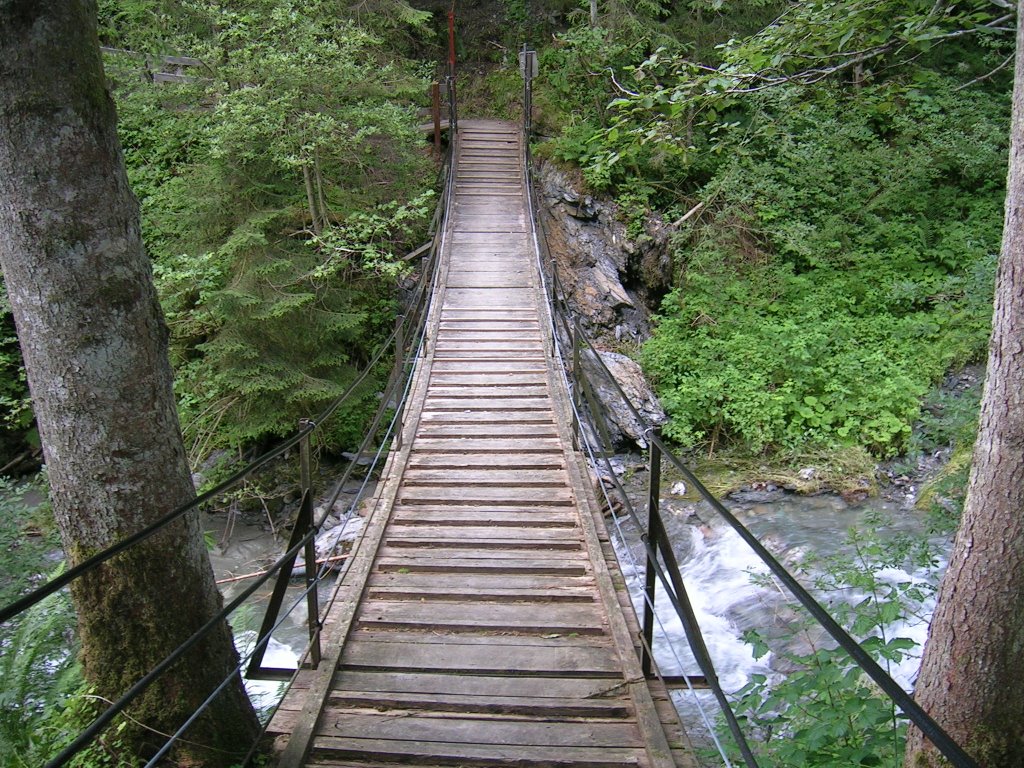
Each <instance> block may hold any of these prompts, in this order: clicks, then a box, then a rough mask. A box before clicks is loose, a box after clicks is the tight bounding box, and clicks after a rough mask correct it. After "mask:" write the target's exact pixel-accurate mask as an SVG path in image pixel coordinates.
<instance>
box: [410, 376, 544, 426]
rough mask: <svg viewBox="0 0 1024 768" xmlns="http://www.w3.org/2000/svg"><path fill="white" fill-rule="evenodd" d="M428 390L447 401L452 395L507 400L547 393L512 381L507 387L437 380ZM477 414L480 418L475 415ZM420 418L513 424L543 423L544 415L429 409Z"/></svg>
mask: <svg viewBox="0 0 1024 768" xmlns="http://www.w3.org/2000/svg"><path fill="white" fill-rule="evenodd" d="M430 392H431V394H433V395H434V396H436V397H440V398H445V399H449V400H450V399H452V398H465V399H470V400H479V399H481V398H485V397H495V398H500V399H503V400H507V399H512V398H517V397H544V396H545V395H547V390H546V389H545V388H544V387H542V386H540V385H537V384H533V385H531V384H513V385H509V386H501V385H498V384H485V385H481V386H477V385H475V384H473V383H459V382H439V383H437V384H433V385H432V386H431V388H430ZM478 415H479V418H477V416H478ZM422 420H423V421H424V422H427V421H445V422H447V423H453V422H456V421H477V422H482V423H487V422H492V423H499V422H511V423H514V424H530V423H539V422H546V421H547V416H546V415H545V414H543V413H536V412H528V411H473V412H472V413H468V414H467V413H457V412H452V411H437V412H434V411H431V412H428V413H426V414H424V418H423V419H422Z"/></svg>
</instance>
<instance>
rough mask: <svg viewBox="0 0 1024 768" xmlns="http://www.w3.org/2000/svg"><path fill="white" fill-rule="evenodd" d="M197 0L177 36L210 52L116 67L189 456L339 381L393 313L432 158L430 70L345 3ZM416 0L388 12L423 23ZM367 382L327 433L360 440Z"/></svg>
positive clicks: (425, 214)
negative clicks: (172, 73)
mask: <svg viewBox="0 0 1024 768" xmlns="http://www.w3.org/2000/svg"><path fill="white" fill-rule="evenodd" d="M397 6H402V8H404V7H405V6H403V5H402V4H397V5H396V9H393V10H396V12H397V11H402V8H398V7H397ZM190 9H191V10H190V11H189V13H188V14H185V15H184V17H182V16H180V15H173V16H172V17H169V18H170V19H171V20H170V21H169V22H168V24H169V26H170V27H171V28H172V31H173V30H174V29H178V30H181V29H183V28H184V29H187V30H188V33H187V34H186V33H185V32H179V33H178V34H179V36H177V37H174V38H172V42H171V44H173V41H176V42H177V43H178V44H182V45H184V44H187V45H188V46H189V53H190V54H191V55H195V56H199V57H200V58H201V59H202V60H203V61H204V62H207V64H208V66H206V67H204V68H201V70H199V74H197V75H196V79H195V80H194V81H193V82H190V83H185V84H182V85H173V86H163V87H161V88H159V89H156V88H153V87H152V86H149V85H139V84H138V83H137V76H136V77H122V78H121V81H120V84H119V88H118V91H117V93H118V99H119V105H120V109H121V124H120V132H121V137H122V141H123V143H124V145H125V155H126V161H127V164H128V168H129V175H130V180H131V182H132V184H133V188H134V189H135V191H136V194H137V195H138V196H139V198H140V202H141V207H142V215H143V234H144V237H145V240H146V244H147V247H148V248H149V251H150V254H151V256H152V257H153V260H154V271H155V275H156V278H157V287H158V291H159V293H160V296H161V301H162V304H163V306H164V312H165V315H166V317H167V320H168V325H169V326H170V329H171V334H172V335H171V351H172V359H173V362H174V364H175V368H176V372H177V383H176V387H177V391H178V397H179V403H180V411H181V416H182V423H183V425H184V431H185V436H186V440H187V442H188V444H189V447H190V453H191V456H192V458H193V460H194V461H198V460H201V459H202V457H203V456H204V455H206V454H208V453H209V452H210V451H212V450H213V449H216V448H241V447H244V446H246V445H250V444H252V443H254V442H258V441H260V440H263V439H265V438H269V437H271V436H275V435H282V434H287V433H290V432H292V431H293V430H294V429H295V426H296V423H297V421H298V419H299V418H300V417H308V416H312V415H315V414H316V413H317V412H318V411H319V410H320V409H321V408H322V407H323V406H324V405H325V404H326V403H327V402H329V401H330V400H332V399H333V398H335V397H336V396H337V395H339V394H340V393H341V392H343V391H344V390H345V389H346V388H347V386H348V385H349V383H350V382H351V381H352V380H353V379H354V378H355V376H356V373H357V371H358V369H359V368H360V367H361V366H362V365H363V364H364V363H365V362H366V361H367V360H368V359H369V358H370V357H371V356H372V355H373V354H374V352H375V349H376V346H377V345H378V344H379V342H380V341H381V340H382V339H383V338H384V336H385V335H386V334H387V333H388V332H390V330H391V328H392V327H393V325H394V317H395V315H396V302H397V293H398V291H397V282H398V280H399V279H400V278H401V277H402V276H403V275H404V272H405V270H406V266H405V264H404V262H401V261H400V260H399V258H398V256H399V255H400V254H402V253H404V252H406V251H407V250H411V248H410V246H414V245H418V244H419V243H420V242H422V238H423V236H424V232H425V229H426V224H427V221H428V219H429V214H430V212H431V210H432V207H433V199H432V197H431V191H430V186H431V184H430V182H431V180H432V178H433V175H434V174H433V171H432V168H431V164H430V160H429V159H428V156H427V154H426V153H425V152H423V151H422V149H421V146H422V136H421V135H420V134H419V132H418V128H417V123H418V118H417V116H416V114H415V110H414V106H415V105H416V104H417V103H418V102H420V101H422V100H423V99H424V98H425V97H426V94H427V85H426V81H425V80H424V79H423V78H422V76H421V74H422V73H421V72H420V71H419V69H418V68H417V67H416V66H414V65H413V64H411V63H410V62H408V61H406V60H404V59H402V58H401V57H397V56H395V55H394V54H393V51H392V50H390V49H389V48H388V46H387V44H386V43H385V42H384V41H383V40H382V39H381V38H379V37H378V36H376V35H375V34H374V33H372V32H370V31H367V29H366V28H364V27H361V26H359V25H357V24H355V23H353V22H352V21H347V20H345V18H344V15H345V13H346V12H347V10H348V8H347V6H343V4H339V3H337V2H334V1H333V0H288V1H287V2H283V3H282V2H276V1H274V2H271V0H247V1H246V2H244V3H235V4H232V5H231V6H230V7H228V6H224V5H219V6H217V5H214V6H209V7H205V8H199V7H191V6H190ZM406 10H409V11H410V13H411V14H412V15H408V14H405V15H404V16H403V15H402V14H403V13H404V11H402V13H399V14H398V16H396V17H394V18H393V19H392V22H394V23H396V24H397V23H400V18H399V17H401V18H407V20H408V21H409V23H422V21H423V19H424V16H423V15H422V14H418V13H412V12H411V9H406ZM108 11H110V9H109V8H108ZM125 14H127V15H125ZM133 14H134V15H133ZM138 14H142V16H145V11H144V9H141V8H136V7H135V6H134V5H132V6H131V7H129V8H127V9H125V11H124V13H122V14H117V13H112V12H111V15H110V18H109V21H108V25H107V27H105V29H106V30H107V34H109V35H117V34H123V35H125V36H126V39H129V40H130V39H133V38H132V34H133V31H134V30H135V28H136V26H137V25H138V24H139V23H140V22H139V21H138V19H137V18H136V16H137V15H138ZM186 17H187V18H186ZM133 19H134V21H133ZM172 22H174V23H172ZM186 22H187V23H186ZM392 22H388V23H389V24H390V23H392ZM382 23H383V22H382ZM393 31H394V30H392V32H393ZM200 33H201V34H200ZM143 37H144V39H145V36H143ZM112 42H116V40H114V41H112ZM166 42H167V41H165V44H166ZM373 386H374V381H373V380H372V379H371V381H370V382H369V383H368V388H371V387H373ZM371 394H372V393H370V392H369V391H367V392H364V393H362V396H361V397H357V398H356V399H355V401H354V402H353V403H352V404H350V405H349V406H348V411H347V412H346V413H342V414H339V418H338V419H336V420H335V426H334V427H330V428H329V431H328V432H327V434H326V439H327V441H328V444H329V446H330V447H332V448H341V447H349V446H351V445H352V443H353V442H354V441H355V439H356V438H357V437H358V435H359V433H360V432H361V430H362V426H363V424H362V422H363V420H364V419H365V418H366V416H367V413H369V412H372V410H373V409H368V408H367V407H366V402H365V398H366V397H370V396H371Z"/></svg>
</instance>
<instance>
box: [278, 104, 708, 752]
mask: <svg viewBox="0 0 1024 768" xmlns="http://www.w3.org/2000/svg"><path fill="white" fill-rule="evenodd" d="M521 164H522V147H521V144H520V139H519V135H518V132H517V129H516V128H515V127H513V126H511V125H509V124H505V123H497V122H485V121H465V122H463V123H460V130H459V135H458V152H457V166H456V168H457V171H456V177H455V197H454V201H453V209H452V210H451V211H450V212H449V213H450V215H449V225H448V229H447V231H446V243H445V246H444V248H443V249H442V257H441V263H440V269H441V273H440V275H439V286H440V287H439V288H438V289H437V292H436V295H435V301H434V304H433V307H432V315H431V319H430V322H429V328H430V331H429V335H428V344H427V352H426V354H425V356H424V358H423V359H421V360H420V361H419V365H418V367H417V372H416V374H415V380H414V384H413V390H412V395H411V400H410V405H409V408H408V414H409V415H408V417H407V421H406V425H405V431H404V440H403V446H404V447H403V448H402V449H401V450H399V451H396V452H393V454H392V455H391V457H390V458H389V463H388V468H387V470H386V473H385V477H386V480H385V482H384V483H383V484H382V487H381V490H380V491H379V492H378V495H377V497H376V498H375V500H374V505H373V511H372V513H371V514H370V515H369V519H368V521H367V525H366V529H365V534H364V536H363V538H362V540H361V541H360V543H359V544H358V546H357V549H356V551H355V552H354V554H353V557H352V564H351V566H350V567H349V570H348V573H347V575H346V577H345V578H344V579H343V581H342V583H341V584H340V585H339V589H338V593H337V596H336V600H335V602H334V604H333V607H332V609H331V612H330V614H329V617H328V620H327V625H326V626H325V629H324V634H325V647H324V658H323V661H322V662H321V664H320V667H319V669H317V670H307V671H303V672H301V673H300V674H299V676H298V678H297V680H296V682H295V684H294V685H293V686H292V688H291V690H290V691H289V693H288V695H287V696H286V697H285V700H284V701H283V703H282V705H281V707H280V709H279V710H278V713H277V714H276V715H275V717H274V719H273V720H272V722H271V725H270V728H269V734H270V735H271V736H273V737H275V738H276V746H277V748H278V753H279V765H280V766H287V767H290V768H294V767H295V766H337V767H338V768H340V767H341V766H376V767H378V768H384V767H385V766H394V765H406V766H407V765H410V764H413V765H419V766H522V767H524V768H527V767H540V766H566V767H568V766H590V767H591V768H599V767H601V768H603V767H611V766H626V765H629V766H650V767H651V768H670V767H671V768H675V766H691V765H694V762H693V758H692V753H691V750H690V749H689V747H688V742H687V740H686V738H685V736H684V734H683V733H682V730H681V728H680V726H679V722H678V718H677V716H676V713H675V710H674V708H673V707H672V704H671V701H670V700H669V698H668V695H667V694H666V692H665V691H664V690H663V689H661V688H659V687H657V686H656V685H654V686H651V685H649V684H648V682H647V681H645V680H644V678H643V675H642V673H641V670H640V664H639V660H638V654H637V645H636V642H637V636H638V632H639V630H638V627H637V624H636V619H635V616H633V611H632V606H631V604H630V601H629V596H628V594H627V592H626V588H625V585H624V582H623V579H622V576H621V574H620V573H619V570H618V566H617V564H616V562H615V558H614V553H613V552H612V548H611V545H610V543H609V541H608V536H607V533H606V531H605V529H604V524H603V518H602V515H601V510H600V507H599V506H598V505H597V503H596V500H595V499H594V498H593V490H592V488H591V486H590V483H589V482H588V475H587V473H586V469H585V467H584V466H583V465H582V464H581V462H580V460H579V457H578V456H577V455H576V454H575V453H574V452H573V449H572V444H571V440H570V437H569V432H568V429H569V427H568V420H567V414H568V407H567V402H568V401H567V395H566V393H565V391H564V385H563V383H562V382H561V380H560V379H559V378H558V377H557V376H556V375H555V371H554V366H553V365H552V364H551V363H552V362H553V358H552V357H551V349H550V345H549V342H548V341H547V340H546V338H545V335H544V333H543V332H542V327H543V325H544V322H545V317H546V312H547V309H546V307H544V306H543V304H542V303H541V302H542V292H541V291H540V290H539V288H538V285H537V281H538V278H537V274H536V267H535V263H534V256H533V245H532V240H531V238H532V235H531V232H530V228H529V220H528V218H527V217H528V216H529V213H528V211H527V207H526V204H525V195H524V187H523V184H524V180H523V174H522V171H521Z"/></svg>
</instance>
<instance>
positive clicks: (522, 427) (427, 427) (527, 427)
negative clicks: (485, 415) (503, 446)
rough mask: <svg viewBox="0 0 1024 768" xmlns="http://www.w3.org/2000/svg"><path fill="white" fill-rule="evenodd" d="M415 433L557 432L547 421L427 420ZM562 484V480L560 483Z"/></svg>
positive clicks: (454, 435) (437, 435)
mask: <svg viewBox="0 0 1024 768" xmlns="http://www.w3.org/2000/svg"><path fill="white" fill-rule="evenodd" d="M417 434H418V435H419V436H420V437H424V438H442V437H452V438H461V437H472V438H483V437H490V438H495V439H500V438H503V437H557V436H558V432H557V431H556V430H555V425H554V424H553V423H552V422H550V421H548V422H541V423H533V424H529V423H527V424H524V423H519V424H513V423H510V422H507V421H505V422H499V423H490V424H487V423H484V424H476V423H469V422H465V423H455V424H451V423H437V422H429V423H423V424H422V425H421V426H420V429H419V431H418V432H417ZM562 484H563V485H564V482H563V483H562Z"/></svg>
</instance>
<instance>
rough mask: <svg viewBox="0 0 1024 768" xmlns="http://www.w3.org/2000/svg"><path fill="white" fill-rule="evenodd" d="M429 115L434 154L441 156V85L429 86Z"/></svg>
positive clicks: (433, 84) (432, 84)
mask: <svg viewBox="0 0 1024 768" xmlns="http://www.w3.org/2000/svg"><path fill="white" fill-rule="evenodd" d="M430 115H431V117H432V118H433V119H434V152H435V153H436V154H437V156H438V157H440V156H441V84H440V83H431V84H430Z"/></svg>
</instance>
